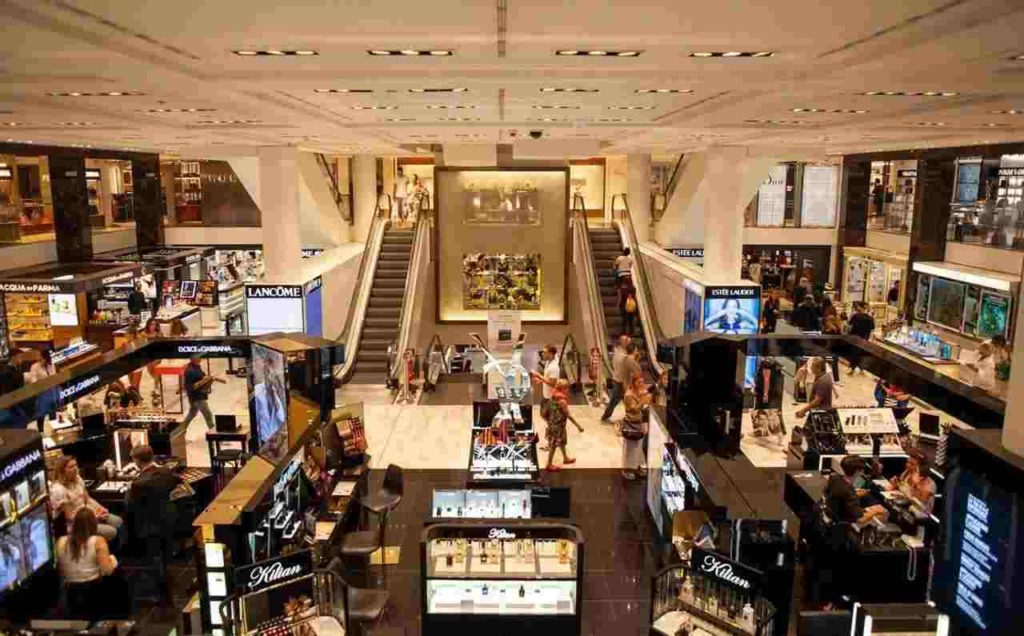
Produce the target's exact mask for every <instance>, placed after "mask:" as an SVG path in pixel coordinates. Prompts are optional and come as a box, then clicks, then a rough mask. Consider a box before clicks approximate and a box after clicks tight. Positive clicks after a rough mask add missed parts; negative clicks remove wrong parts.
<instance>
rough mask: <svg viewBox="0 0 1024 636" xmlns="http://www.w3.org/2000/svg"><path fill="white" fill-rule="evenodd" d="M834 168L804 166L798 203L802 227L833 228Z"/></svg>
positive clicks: (834, 216) (837, 175)
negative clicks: (802, 182) (802, 185)
mask: <svg viewBox="0 0 1024 636" xmlns="http://www.w3.org/2000/svg"><path fill="white" fill-rule="evenodd" d="M838 177H839V170H838V169H837V168H836V167H835V166H804V187H803V195H802V196H801V201H800V215H801V219H800V225H801V226H802V227H833V226H834V225H835V224H836V200H837V188H836V183H837V181H838Z"/></svg>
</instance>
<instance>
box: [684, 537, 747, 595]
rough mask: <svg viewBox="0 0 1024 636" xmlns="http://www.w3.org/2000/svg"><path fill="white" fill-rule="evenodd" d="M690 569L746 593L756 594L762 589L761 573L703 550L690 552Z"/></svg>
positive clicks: (696, 549) (698, 549)
mask: <svg viewBox="0 0 1024 636" xmlns="http://www.w3.org/2000/svg"><path fill="white" fill-rule="evenodd" d="M690 569H691V570H692V571H694V572H697V573H700V574H702V575H703V576H709V577H711V578H714V579H718V580H719V581H721V582H722V583H725V584H726V585H730V586H732V587H735V588H737V589H740V590H743V591H745V592H750V593H754V594H756V593H757V592H758V590H759V589H760V587H761V572H760V571H758V570H755V569H753V568H750V567H747V566H745V565H743V564H741V563H737V562H736V561H731V560H729V559H727V558H725V557H724V556H722V555H721V554H718V553H716V552H709V551H708V550H703V549H701V548H693V550H692V551H691V552H690Z"/></svg>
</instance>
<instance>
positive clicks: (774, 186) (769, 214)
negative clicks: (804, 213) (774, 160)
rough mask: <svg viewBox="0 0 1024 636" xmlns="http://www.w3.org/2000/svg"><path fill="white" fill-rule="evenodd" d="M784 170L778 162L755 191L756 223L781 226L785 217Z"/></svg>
mask: <svg viewBox="0 0 1024 636" xmlns="http://www.w3.org/2000/svg"><path fill="white" fill-rule="evenodd" d="M786 170H787V167H786V165H785V164H779V165H777V166H774V167H772V169H771V170H769V171H768V178H767V179H766V180H765V182H764V183H762V184H761V187H760V188H759V189H758V191H757V224H758V225H761V226H779V227H781V226H782V225H783V224H784V222H785V218H786Z"/></svg>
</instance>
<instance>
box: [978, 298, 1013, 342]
mask: <svg viewBox="0 0 1024 636" xmlns="http://www.w3.org/2000/svg"><path fill="white" fill-rule="evenodd" d="M1009 320H1010V298H1009V297H1008V296H1003V295H1002V294H993V293H990V292H982V294H981V310H980V311H979V312H978V335H979V336H981V337H982V338H991V337H992V336H1005V335H1006V329H1007V326H1008V325H1009Z"/></svg>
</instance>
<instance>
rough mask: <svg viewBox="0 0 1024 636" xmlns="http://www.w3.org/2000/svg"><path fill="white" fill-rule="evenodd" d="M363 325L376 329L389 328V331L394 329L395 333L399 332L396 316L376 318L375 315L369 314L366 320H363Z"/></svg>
mask: <svg viewBox="0 0 1024 636" xmlns="http://www.w3.org/2000/svg"><path fill="white" fill-rule="evenodd" d="M363 325H364V326H366V327H372V328H374V329H387V330H388V331H393V332H395V333H397V332H398V324H397V321H396V320H395V319H394V318H375V317H373V316H367V317H366V320H364V321H363Z"/></svg>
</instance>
